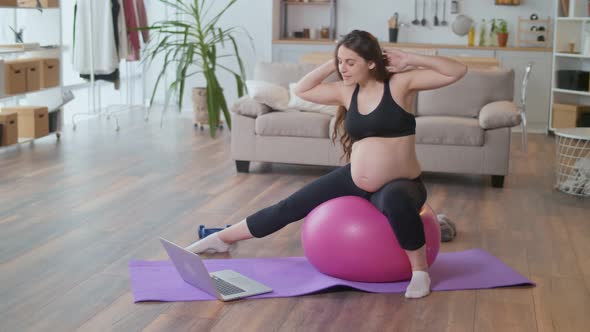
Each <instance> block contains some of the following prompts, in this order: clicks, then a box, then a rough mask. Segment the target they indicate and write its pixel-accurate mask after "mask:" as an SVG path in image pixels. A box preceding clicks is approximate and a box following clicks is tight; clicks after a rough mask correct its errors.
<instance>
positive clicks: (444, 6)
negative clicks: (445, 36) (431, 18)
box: [440, 0, 449, 26]
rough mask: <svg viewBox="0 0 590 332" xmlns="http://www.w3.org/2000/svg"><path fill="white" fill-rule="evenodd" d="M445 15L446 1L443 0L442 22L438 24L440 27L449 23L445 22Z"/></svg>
mask: <svg viewBox="0 0 590 332" xmlns="http://www.w3.org/2000/svg"><path fill="white" fill-rule="evenodd" d="M446 13H447V0H443V20H442V22H440V25H442V26H446V25H448V24H449V22H447V20H446V19H445V17H446V15H447V14H446Z"/></svg>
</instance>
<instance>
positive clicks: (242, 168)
mask: <svg viewBox="0 0 590 332" xmlns="http://www.w3.org/2000/svg"><path fill="white" fill-rule="evenodd" d="M249 168H250V161H248V160H236V169H237V170H238V172H239V173H248V171H249Z"/></svg>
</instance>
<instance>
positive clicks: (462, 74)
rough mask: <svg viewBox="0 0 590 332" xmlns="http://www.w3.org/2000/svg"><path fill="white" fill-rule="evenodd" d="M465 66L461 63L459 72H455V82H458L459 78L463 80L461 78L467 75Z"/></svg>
mask: <svg viewBox="0 0 590 332" xmlns="http://www.w3.org/2000/svg"><path fill="white" fill-rule="evenodd" d="M467 70H468V68H467V65H466V64H464V63H462V64H461V66H460V67H459V70H458V71H457V80H460V79H461V78H463V76H465V74H467Z"/></svg>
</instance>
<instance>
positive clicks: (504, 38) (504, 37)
mask: <svg viewBox="0 0 590 332" xmlns="http://www.w3.org/2000/svg"><path fill="white" fill-rule="evenodd" d="M497 36H498V46H500V47H506V43H507V42H508V33H507V32H506V33H500V32H498V33H497Z"/></svg>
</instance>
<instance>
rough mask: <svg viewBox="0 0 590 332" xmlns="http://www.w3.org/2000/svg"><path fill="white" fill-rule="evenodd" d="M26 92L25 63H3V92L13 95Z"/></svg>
mask: <svg viewBox="0 0 590 332" xmlns="http://www.w3.org/2000/svg"><path fill="white" fill-rule="evenodd" d="M25 92H27V64H26V63H11V62H9V61H7V62H5V63H4V93H5V94H7V95H15V94H19V93H25Z"/></svg>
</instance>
